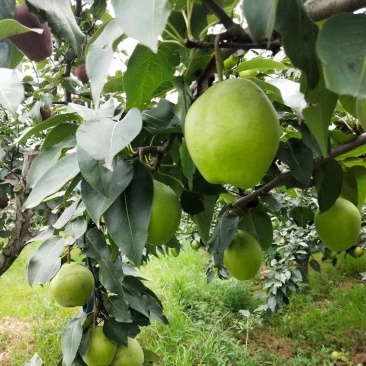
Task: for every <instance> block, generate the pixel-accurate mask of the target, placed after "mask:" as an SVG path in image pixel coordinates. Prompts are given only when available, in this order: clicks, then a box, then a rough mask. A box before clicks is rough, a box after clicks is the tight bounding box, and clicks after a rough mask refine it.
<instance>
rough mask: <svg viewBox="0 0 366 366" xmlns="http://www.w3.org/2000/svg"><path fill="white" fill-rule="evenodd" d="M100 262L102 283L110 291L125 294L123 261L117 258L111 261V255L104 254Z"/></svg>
mask: <svg viewBox="0 0 366 366" xmlns="http://www.w3.org/2000/svg"><path fill="white" fill-rule="evenodd" d="M98 263H99V280H100V282H101V284H102V285H103V286H104V287H105V288H106V289H107V290H108V291H110V292H113V293H115V294H117V295H120V296H123V295H124V290H123V286H122V281H123V277H124V275H123V272H122V261H121V259H120V258H117V259H116V261H114V262H111V260H110V257H105V256H103V257H102V258H101V260H100V261H98Z"/></svg>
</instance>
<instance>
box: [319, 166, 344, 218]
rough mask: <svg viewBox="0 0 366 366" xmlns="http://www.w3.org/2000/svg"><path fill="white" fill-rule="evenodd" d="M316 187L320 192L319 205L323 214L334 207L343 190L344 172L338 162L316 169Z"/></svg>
mask: <svg viewBox="0 0 366 366" xmlns="http://www.w3.org/2000/svg"><path fill="white" fill-rule="evenodd" d="M314 180H315V187H316V189H317V191H318V204H319V210H320V211H321V212H323V211H326V210H328V209H329V208H330V207H332V206H333V204H334V202H335V201H336V199H337V198H338V197H339V195H340V193H341V190H342V183H343V170H342V167H341V166H340V164H339V163H338V162H337V161H336V160H333V159H332V160H330V161H329V162H327V163H325V164H323V165H321V166H320V167H319V168H317V169H315V174H314Z"/></svg>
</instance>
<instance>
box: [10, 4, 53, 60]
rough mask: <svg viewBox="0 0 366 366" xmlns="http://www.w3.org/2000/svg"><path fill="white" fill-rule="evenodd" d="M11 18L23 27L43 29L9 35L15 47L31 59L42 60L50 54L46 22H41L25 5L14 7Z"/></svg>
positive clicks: (50, 40) (48, 28)
mask: <svg viewBox="0 0 366 366" xmlns="http://www.w3.org/2000/svg"><path fill="white" fill-rule="evenodd" d="M13 19H14V20H16V21H17V22H19V23H20V24H22V25H24V26H25V27H28V28H40V29H42V30H43V33H42V34H39V33H35V32H27V33H23V34H18V35H16V36H12V37H9V39H10V41H11V43H13V45H14V46H15V47H17V48H18V49H19V50H20V51H21V52H22V53H23V54H24V55H25V56H27V57H28V58H29V59H30V60H31V61H43V60H45V59H46V58H47V57H50V56H51V55H52V49H53V45H52V33H51V28H50V27H49V26H48V24H47V22H45V23H41V22H40V21H39V19H38V17H37V16H36V15H35V14H33V13H31V12H30V11H29V10H28V8H27V6H26V5H22V6H19V7H17V8H15V10H14V15H13Z"/></svg>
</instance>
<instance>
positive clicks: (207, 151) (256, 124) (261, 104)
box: [184, 59, 280, 280]
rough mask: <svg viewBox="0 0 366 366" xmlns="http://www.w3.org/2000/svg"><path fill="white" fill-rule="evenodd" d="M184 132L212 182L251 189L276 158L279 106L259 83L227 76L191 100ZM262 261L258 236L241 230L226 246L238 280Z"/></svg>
mask: <svg viewBox="0 0 366 366" xmlns="http://www.w3.org/2000/svg"><path fill="white" fill-rule="evenodd" d="M232 61H233V63H234V62H235V63H236V61H237V60H235V59H233V60H232ZM229 66H230V67H231V66H233V65H227V67H229ZM184 135H185V139H186V143H187V148H188V151H189V153H190V155H191V157H192V160H193V162H194V164H195V165H196V167H197V169H198V170H199V171H200V172H201V174H202V175H203V177H204V178H205V179H206V180H207V181H208V182H210V183H213V184H231V185H234V186H236V187H240V188H253V187H254V186H255V185H256V184H257V183H259V182H260V181H261V179H262V178H263V177H264V175H265V174H266V172H267V170H268V169H269V167H270V165H271V163H272V162H273V160H274V158H275V155H276V152H277V149H278V145H279V139H280V128H279V121H278V116H277V113H276V110H275V109H274V107H273V106H272V103H271V102H270V100H269V99H268V97H267V96H266V95H265V94H264V92H263V91H262V90H261V89H260V88H259V87H258V86H257V85H256V84H254V83H253V82H251V81H249V80H245V79H228V80H225V81H221V82H218V83H216V84H214V85H213V86H211V87H210V88H209V89H208V90H207V91H206V92H205V93H203V94H202V95H201V96H199V97H198V98H197V100H196V101H195V102H194V103H193V105H192V106H191V107H190V109H189V110H188V113H187V116H186V120H185V124H184ZM262 260H263V252H262V249H261V246H260V244H259V243H258V241H257V240H256V239H255V238H254V237H252V236H251V235H249V234H248V233H246V232H244V231H241V230H239V231H238V232H237V233H236V235H235V237H234V240H233V241H232V243H231V244H230V246H229V247H228V248H227V249H226V250H225V251H224V264H225V266H226V267H227V269H228V271H229V272H230V274H231V275H232V276H233V277H235V278H237V279H239V280H248V279H250V278H253V277H254V276H255V275H256V273H257V272H258V270H259V267H260V265H261V263H262Z"/></svg>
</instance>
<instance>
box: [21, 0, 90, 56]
mask: <svg viewBox="0 0 366 366" xmlns="http://www.w3.org/2000/svg"><path fill="white" fill-rule="evenodd" d="M28 2H29V3H30V4H31V5H33V6H34V7H35V8H37V9H41V10H44V11H45V12H46V15H47V21H48V24H49V26H50V27H51V28H52V32H53V33H54V34H57V36H58V37H59V39H64V40H65V41H66V42H67V43H68V44H69V45H70V46H71V47H72V48H73V49H74V50H75V51H76V52H78V53H80V54H81V52H82V44H83V42H84V40H85V35H84V33H83V32H82V31H81V30H80V28H79V26H78V25H77V23H76V19H75V16H74V14H73V12H72V9H71V2H70V1H69V0H28Z"/></svg>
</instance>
